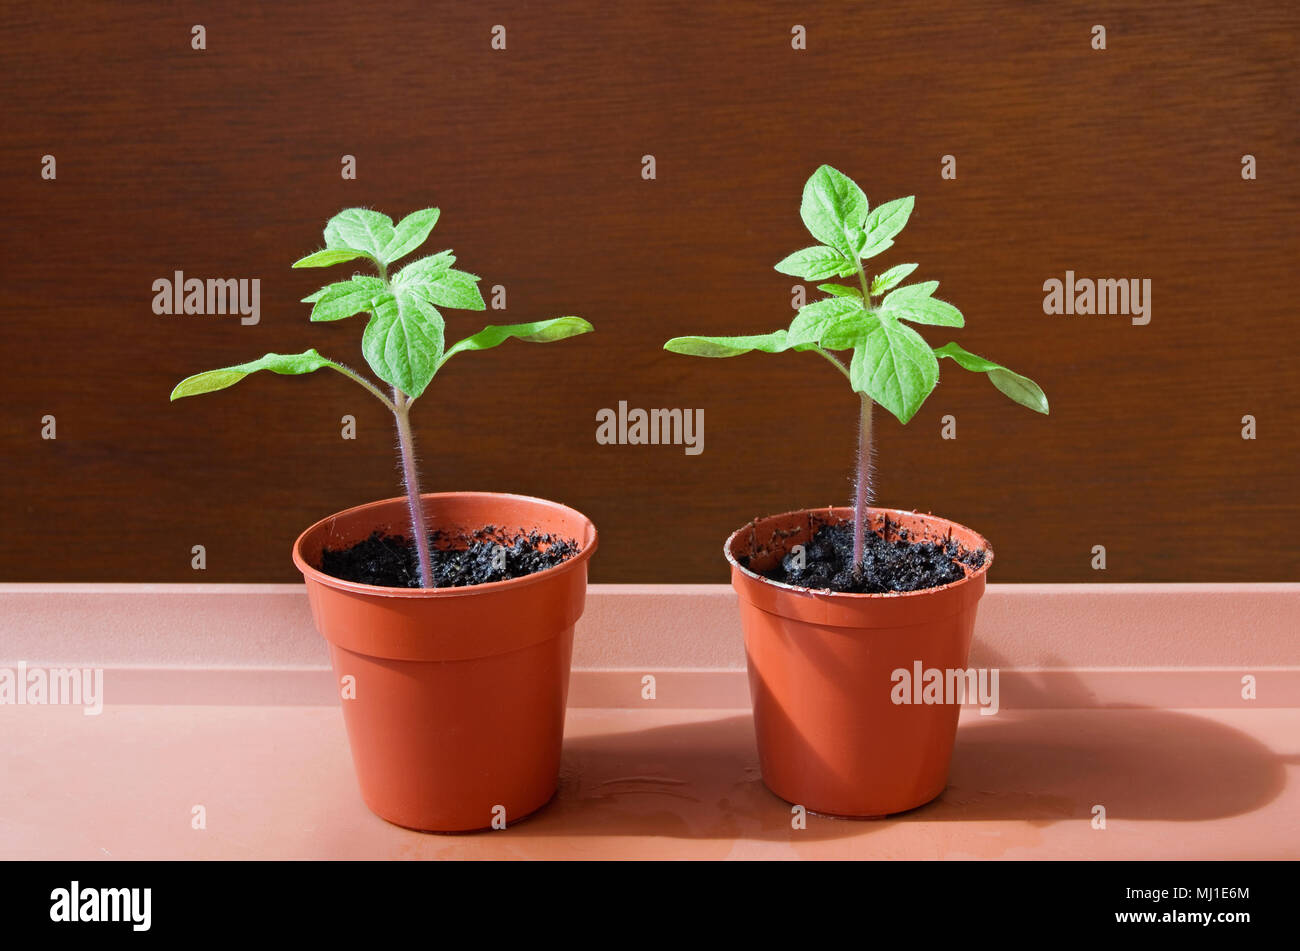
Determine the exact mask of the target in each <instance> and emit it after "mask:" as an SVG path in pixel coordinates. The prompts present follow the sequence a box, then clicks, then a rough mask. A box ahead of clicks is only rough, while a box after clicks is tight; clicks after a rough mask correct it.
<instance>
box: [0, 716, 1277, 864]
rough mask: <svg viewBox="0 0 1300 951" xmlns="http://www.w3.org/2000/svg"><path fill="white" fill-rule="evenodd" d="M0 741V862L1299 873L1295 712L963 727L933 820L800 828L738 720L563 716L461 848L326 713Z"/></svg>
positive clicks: (104, 726)
mask: <svg viewBox="0 0 1300 951" xmlns="http://www.w3.org/2000/svg"><path fill="white" fill-rule="evenodd" d="M5 724H6V738H5V745H6V760H7V767H8V768H7V770H6V773H7V781H6V782H5V783H4V784H0V858H4V859H14V858H20V859H21V858H30V859H37V858H39V859H281V858H288V859H297V858H304V859H308V858H320V859H386V858H402V859H421V858H461V859H479V858H481V859H488V858H509V859H515V858H538V859H607V858H649V859H680V858H698V859H722V858H775V859H787V858H903V859H935V858H955V859H960V858H998V859H1023V858H1046V859H1056V858H1097V859H1148V858H1151V859H1155V858H1287V857H1290V858H1294V857H1296V856H1297V855H1300V819H1298V818H1297V817H1300V789H1297V787H1296V784H1294V783H1290V782H1288V780H1289V779H1290V778H1292V777H1291V774H1292V773H1293V772H1294V771H1295V770H1296V768H1297V765H1298V764H1300V710H1297V709H1286V708H1258V709H1233V710H1227V709H1197V710H1194V711H1191V710H1189V711H1178V710H1155V709H1096V708H1092V709H1034V710H1004V711H1002V712H1001V713H999V714H998V715H997V716H993V717H981V716H979V714H978V712H977V711H975V710H973V709H968V710H965V711H963V714H962V721H961V728H960V730H959V732H958V737H957V749H956V752H955V754H954V759H953V766H952V774H951V778H950V783H949V787H948V789H947V791H946V792H945V793H944V794H943V795H942V796H941V797H940V798H939V799H938V800H936V801H935V802H933V803H931V804H929V805H927V806H924V807H922V808H920V809H918V810H915V811H913V812H911V813H907V814H904V815H901V816H897V817H893V818H889V819H882V820H869V821H847V820H836V819H827V818H821V817H817V816H809V817H808V818H807V828H806V829H802V830H795V829H792V828H791V807H790V806H789V804H787V803H785V802H783V801H782V800H780V799H778V798H777V797H775V796H774V795H772V794H771V793H770V792H768V791H767V789H766V787H764V786H763V784H762V782H761V780H760V778H759V770H758V757H757V752H756V750H755V748H754V739H753V727H752V723H751V720H750V717H749V711H748V710H745V709H727V710H716V709H680V708H678V709H665V708H650V707H648V706H647V707H643V708H640V709H601V708H587V709H582V708H578V709H570V710H569V713H568V721H567V728H566V733H565V750H564V761H563V767H562V770H561V779H560V790H559V794H558V796H557V797H556V799H555V800H554V801H552V802H551V804H550V805H549V806H547V807H546V808H545V809H543V810H542V811H541V812H539V813H537V814H536V815H535V816H533V817H531V818H529V819H527V820H526V821H521V822H519V823H518V824H516V825H514V826H511V827H510V828H508V829H506V830H504V831H497V832H483V833H478V834H473V835H459V836H440V835H425V834H421V833H417V832H411V831H408V830H405V829H400V828H398V827H396V826H392V825H390V824H388V823H386V822H384V821H383V820H381V819H379V818H377V817H376V816H374V815H372V814H371V813H370V812H369V810H367V809H366V807H365V805H364V804H363V803H362V801H361V798H360V795H359V794H358V792H357V786H356V780H355V777H354V775H353V772H352V763H351V759H350V756H349V753H348V746H347V740H346V735H345V732H344V728H343V723H342V717H341V713H340V710H339V708H338V707H337V706H319V705H318V706H254V705H233V706H196V705H186V706H168V705H122V706H108V707H106V708H105V709H104V711H103V713H102V714H101V715H100V716H98V717H85V716H83V715H82V713H81V711H80V710H79V709H77V708H68V707H9V708H7V709H6V711H5ZM1096 805H1101V806H1103V807H1104V808H1105V810H1106V828H1105V829H1104V830H1098V829H1094V828H1093V826H1092V817H1093V807H1094V806H1096ZM195 806H202V807H204V810H205V813H206V825H207V828H206V829H203V830H194V829H192V828H191V817H192V814H193V809H194V807H195Z"/></svg>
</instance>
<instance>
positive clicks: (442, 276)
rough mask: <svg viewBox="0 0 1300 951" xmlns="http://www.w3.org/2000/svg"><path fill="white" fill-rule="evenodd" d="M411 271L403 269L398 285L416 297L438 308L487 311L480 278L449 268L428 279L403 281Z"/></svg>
mask: <svg viewBox="0 0 1300 951" xmlns="http://www.w3.org/2000/svg"><path fill="white" fill-rule="evenodd" d="M408 270H410V269H409V268H403V270H402V272H401V273H400V274H398V281H397V282H396V286H397V287H399V288H401V289H403V290H406V291H408V292H409V293H411V294H415V295H417V296H418V297H420V298H422V299H423V300H426V301H428V302H429V303H430V304H434V305H436V306H438V307H454V308H457V309H459V310H485V309H486V308H487V305H486V304H485V303H484V302H483V295H482V294H481V293H479V289H478V280H479V278H478V275H476V274H470V273H468V272H466V271H457V270H456V269H455V268H451V267H446V268H442V269H440V270H430V271H429V272H428V274H427V276H425V277H419V276H411V277H406V278H405V279H402V278H403V275H405V274H406V272H407V271H408Z"/></svg>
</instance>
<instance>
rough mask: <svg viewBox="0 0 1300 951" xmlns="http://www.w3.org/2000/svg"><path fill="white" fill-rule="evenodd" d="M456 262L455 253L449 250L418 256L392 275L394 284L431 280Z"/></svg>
mask: <svg viewBox="0 0 1300 951" xmlns="http://www.w3.org/2000/svg"><path fill="white" fill-rule="evenodd" d="M455 263H456V255H454V254H452V253H451V251H450V250H447V251H439V252H438V253H437V254H430V255H429V256H428V257H425V258H418V259H417V260H414V261H412V262H411V263H410V264H408V265H406V266H405V267H403V268H402V269H401V270H400V271H398V272H397V274H395V275H394V276H393V283H394V284H419V283H420V282H422V281H432V280H434V279H435V278H437V277H438V275H440V274H442V273H443V272H444V271H446V270H447V269H448V268H449V267H451V266H452V265H453V264H455Z"/></svg>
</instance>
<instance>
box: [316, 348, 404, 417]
mask: <svg viewBox="0 0 1300 951" xmlns="http://www.w3.org/2000/svg"><path fill="white" fill-rule="evenodd" d="M329 366H330V369H331V370H337V371H338V372H339V373H342V374H343V375H344V376H345V377H347V378H348V379H349V380H351V381H352V382H354V383H359V384H361V385H362V386H364V387H365V388H366V389H367V390H369V391H370V393H371V394H373V395H374V397H375V399H377V400H379V402H381V403H383V404H384V405H385V406H387V407H388V412H390V413H392V414H393V415H394V416H396V415H397V407H396V406H394V405H393V401H392V400H390V399H389V398H388V397H387V396H385V395H384V394H383V393H382V392H381V391H380V389H379V387H377V386H375V384H373V383H371V382H370V381H369V380H367V379H366V378H365V377H364V376H362V375H361V374H360V373H357V372H355V371H353V370H349V369H348V368H347V367H345V366H344V365H343V364H341V363H335V362H334V361H333V360H331V361H330V365H329Z"/></svg>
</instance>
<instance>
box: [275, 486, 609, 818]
mask: <svg viewBox="0 0 1300 951" xmlns="http://www.w3.org/2000/svg"><path fill="white" fill-rule="evenodd" d="M422 498H423V499H424V509H425V518H426V521H427V523H428V525H429V527H430V528H438V529H443V530H445V531H450V532H459V531H465V532H474V531H477V530H478V529H480V528H482V527H483V526H485V525H495V526H498V527H501V528H504V529H506V530H508V531H513V530H514V529H516V528H519V529H523V530H525V531H528V530H534V529H535V530H537V531H540V532H547V533H551V534H556V535H561V536H564V537H567V538H572V539H574V540H576V541H577V542H578V543H579V545H580V546H581V551H580V552H579V553H578V554H577V555H575V556H574V557H573V558H571V559H569V560H568V561H566V562H563V563H562V564H560V565H557V566H556V567H554V568H550V569H548V570H546V571H542V572H538V573H537V574H533V575H528V576H526V577H523V578H515V579H512V580H509V581H498V582H494V583H491V584H481V585H472V586H468V587H461V588H433V589H420V588H385V587H378V586H375V585H366V584H356V583H354V582H350V581H344V580H342V579H340V578H334V577H331V576H329V575H326V574H323V573H322V572H320V571H319V570H318V569H317V567H316V566H317V565H319V564H320V557H321V549H322V548H324V547H327V546H328V547H331V548H338V547H345V546H347V545H350V544H352V543H354V542H357V541H360V540H361V539H364V538H366V537H368V536H369V535H370V534H371V533H372V532H374V531H376V530H379V531H384V532H394V533H398V534H404V535H409V534H410V520H409V516H408V509H407V505H406V499H405V498H395V499H386V500H384V501H382V502H372V503H370V504H368V505H361V506H358V507H357V508H352V509H348V510H347V511H345V512H340V513H338V514H337V515H332V516H330V517H329V518H326V519H323V520H321V521H319V522H317V523H316V524H315V525H313V526H312V527H311V528H309V529H307V530H306V531H305V532H303V533H302V535H301V536H299V538H298V540H297V541H296V542H295V543H294V546H293V561H294V564H296V565H297V566H298V569H299V570H300V571H301V572H302V574H303V577H304V579H305V580H306V582H307V594H308V597H309V599H310V601H311V609H312V615H313V616H314V617H315V620H316V627H317V629H318V630H319V631H320V633H321V634H322V635H323V636H324V637H325V639H326V640H327V641H329V645H330V657H331V660H332V662H333V665H334V673H335V675H336V677H337V678H338V681H339V683H340V690H341V693H342V692H343V691H344V690H345V689H346V688H347V687H348V686H349V684H350V685H351V686H352V689H353V690H354V691H355V698H354V699H347V698H346V696H345V698H344V699H343V700H342V705H343V720H344V723H345V724H346V726H347V731H348V740H349V742H350V744H351V747H352V760H353V764H354V765H355V767H356V773H357V780H358V782H359V784H360V786H361V796H362V798H363V799H364V800H365V803H366V805H367V806H369V807H370V809H371V810H372V811H373V812H375V813H376V814H377V815H379V816H381V817H382V818H384V819H387V820H388V821H389V822H393V823H396V824H397V825H400V826H406V827H407V828H411V829H419V830H422V831H426V832H467V831H471V830H474V829H483V828H488V827H490V826H492V824H493V821H494V819H497V818H498V817H500V818H501V819H504V821H505V822H507V823H512V822H515V821H517V820H519V819H521V818H523V817H524V816H527V815H529V814H530V813H532V812H535V811H537V810H538V809H540V808H541V807H542V806H544V805H546V803H547V802H549V801H550V799H551V797H552V796H554V794H555V789H556V781H557V777H558V774H559V766H560V745H561V741H562V739H563V735H564V710H565V702H566V700H567V697H568V688H569V660H570V656H571V654H572V648H573V627H574V624H575V623H576V622H577V620H578V618H579V617H580V616H581V615H582V610H583V604H584V600H585V597H586V590H587V561H588V559H590V558H591V555H592V553H593V552H594V551H595V550H596V527H595V526H594V525H593V524H592V523H591V520H590V519H588V518H587V517H586V516H584V515H582V514H581V513H580V512H576V511H574V510H573V509H571V508H568V507H567V506H564V505H560V504H558V503H556V502H548V501H546V500H544V499H535V498H529V497H527V496H522V495H501V494H497V493H491V492H446V493H431V494H427V495H424V496H423V497H422ZM345 678H352V680H351V681H348V680H346V679H345ZM502 809H504V812H502V811H501V810H502Z"/></svg>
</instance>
